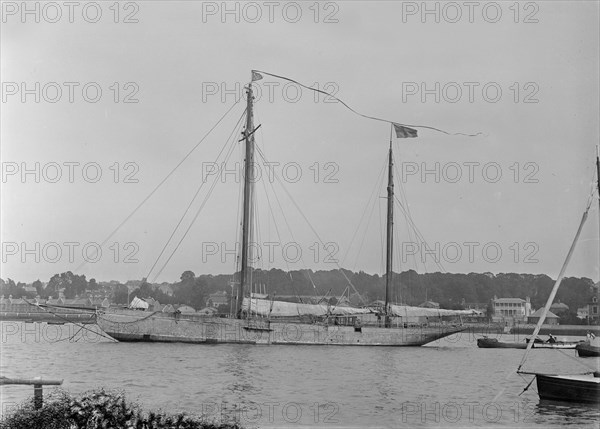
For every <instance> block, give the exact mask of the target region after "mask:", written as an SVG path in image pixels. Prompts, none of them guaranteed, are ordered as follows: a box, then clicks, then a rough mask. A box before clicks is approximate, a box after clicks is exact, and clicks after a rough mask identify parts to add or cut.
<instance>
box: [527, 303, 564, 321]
mask: <svg viewBox="0 0 600 429" xmlns="http://www.w3.org/2000/svg"><path fill="white" fill-rule="evenodd" d="M543 311H544V307H542V308H540V309H539V310H538V311H536V312H535V313H533V314H532V315H531V316H529V317H528V318H527V323H538V322H539V321H540V317H541V316H542V312H543ZM544 323H545V324H546V325H558V316H557V315H556V314H554V313H552V312H551V311H548V313H547V314H546V319H545V320H544Z"/></svg>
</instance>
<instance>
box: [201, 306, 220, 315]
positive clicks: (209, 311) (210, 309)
mask: <svg viewBox="0 0 600 429" xmlns="http://www.w3.org/2000/svg"><path fill="white" fill-rule="evenodd" d="M198 314H200V315H202V316H214V315H215V314H217V309H216V308H215V307H206V308H203V309H202V310H198Z"/></svg>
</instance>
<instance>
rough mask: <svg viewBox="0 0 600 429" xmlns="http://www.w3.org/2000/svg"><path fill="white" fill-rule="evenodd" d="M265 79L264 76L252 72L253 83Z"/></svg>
mask: <svg viewBox="0 0 600 429" xmlns="http://www.w3.org/2000/svg"><path fill="white" fill-rule="evenodd" d="M262 78H263V75H262V74H260V73H258V72H255V71H254V70H252V82H254V81H256V80H261V79H262Z"/></svg>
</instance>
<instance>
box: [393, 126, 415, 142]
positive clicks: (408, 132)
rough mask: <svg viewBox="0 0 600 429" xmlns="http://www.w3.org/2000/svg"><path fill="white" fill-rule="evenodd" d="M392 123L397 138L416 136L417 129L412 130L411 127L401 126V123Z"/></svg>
mask: <svg viewBox="0 0 600 429" xmlns="http://www.w3.org/2000/svg"><path fill="white" fill-rule="evenodd" d="M392 125H394V130H396V137H398V138H399V139H408V138H411V137H417V130H413V129H412V128H408V127H403V126H402V125H398V124H392Z"/></svg>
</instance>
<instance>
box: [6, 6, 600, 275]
mask: <svg viewBox="0 0 600 429" xmlns="http://www.w3.org/2000/svg"><path fill="white" fill-rule="evenodd" d="M28 8H29V9H28V10H23V4H22V3H21V2H3V4H2V24H1V30H0V36H1V54H0V55H1V64H2V65H1V74H2V76H1V80H2V103H1V104H0V108H1V112H0V120H1V123H2V126H1V129H0V138H1V152H0V155H1V158H2V183H1V186H2V189H1V191H2V192H1V203H2V210H1V215H2V216H1V227H2V230H1V241H2V270H1V271H2V272H1V274H0V275H1V277H2V278H4V279H6V278H12V279H14V280H16V281H24V282H31V281H33V280H36V279H38V278H39V279H41V280H42V281H48V279H49V278H50V277H51V276H52V275H53V274H55V273H60V272H64V271H68V270H70V271H73V272H75V273H76V274H85V275H86V276H87V277H88V278H96V279H98V280H111V279H114V280H121V281H123V280H128V279H141V278H143V277H148V278H149V279H150V280H153V281H157V282H162V281H169V282H173V281H177V280H178V279H179V276H180V275H181V273H182V272H183V271H185V270H192V271H193V272H194V273H196V274H197V275H199V274H219V273H232V272H233V271H234V270H235V268H236V258H235V256H233V252H232V250H233V249H235V243H236V241H239V239H238V236H239V222H240V217H239V204H240V198H239V191H240V180H239V179H240V175H239V171H240V170H239V168H237V167H239V166H240V163H241V162H242V160H243V150H244V148H243V142H239V141H238V140H240V138H241V137H240V134H239V132H240V131H241V130H240V129H238V128H236V124H237V121H238V120H239V119H240V117H241V116H242V114H243V112H244V109H245V107H246V106H245V103H246V101H245V99H244V98H243V97H241V96H242V95H243V88H244V86H246V85H247V84H248V82H249V81H250V77H251V70H252V69H255V70H261V71H264V72H267V73H271V74H274V75H279V76H285V77H287V78H290V79H293V80H296V81H298V82H301V83H303V84H305V85H306V86H309V87H313V88H318V89H320V90H324V91H326V92H331V93H334V94H335V95H336V97H338V98H340V99H341V100H343V101H344V102H345V103H347V104H348V105H349V106H351V107H352V108H353V109H355V110H356V111H358V112H360V113H363V114H365V115H368V116H374V117H378V118H383V119H385V120H389V121H394V122H398V123H402V124H410V125H424V126H428V127H433V128H437V129H441V130H444V131H446V132H448V133H449V134H445V133H443V132H438V131H435V130H432V129H429V128H418V127H416V128H415V129H417V131H418V137H417V138H410V139H398V138H395V137H394V138H393V139H392V140H393V142H392V145H393V150H394V160H395V161H394V162H395V175H396V185H395V190H396V194H397V196H398V199H399V200H400V201H402V202H403V203H404V207H405V210H406V209H407V210H410V213H411V218H412V220H413V221H414V224H415V225H416V226H417V227H418V230H419V231H420V233H421V234H422V236H423V237H425V239H426V242H427V245H424V244H423V243H422V242H421V240H419V239H417V238H416V237H415V236H414V234H413V232H412V230H411V229H410V228H408V227H407V221H406V219H405V218H404V216H403V215H402V209H401V208H400V207H398V206H396V208H395V211H396V218H395V222H394V227H395V235H394V237H395V242H396V243H395V246H394V248H395V252H396V253H395V262H394V270H395V271H403V270H406V269H409V268H412V269H416V270H417V271H419V272H435V271H439V270H440V269H443V270H445V271H447V272H457V273H470V272H480V273H483V272H492V273H502V272H517V273H533V274H547V275H549V276H551V277H556V275H557V274H558V272H559V270H560V267H561V265H562V263H563V261H564V258H565V256H566V254H567V251H568V249H569V246H570V245H571V242H572V240H573V237H574V235H575V232H576V230H577V227H578V225H579V222H580V219H581V216H582V214H583V212H584V210H585V208H586V205H587V204H588V202H589V199H590V195H591V192H592V190H593V187H594V185H595V180H596V178H595V154H596V149H595V146H596V145H597V144H598V143H599V118H600V112H599V110H600V109H599V97H598V95H599V88H598V85H599V82H600V79H599V77H600V76H599V52H600V49H599V46H598V45H599V40H600V37H599V28H598V26H599V24H598V23H599V22H600V20H599V4H598V2H594V1H574V2H561V1H552V2H550V1H538V2H519V3H515V2H473V3H472V4H470V6H469V5H465V4H464V2H450V3H448V2H426V3H423V2H383V1H382V2H380V1H370V2H362V1H335V2H319V3H315V2H272V3H270V2H246V3H240V2H228V3H223V2H191V1H180V2H163V1H138V2H123V3H119V4H118V7H116V6H115V4H114V3H113V2H102V1H100V2H95V3H94V2H77V4H75V5H74V6H69V3H68V2H67V4H65V3H64V2H52V3H44V2H31V3H30V4H29V6H28ZM253 87H254V89H255V95H256V99H255V104H254V111H255V116H254V122H255V126H257V125H259V124H260V128H259V129H258V130H256V132H255V136H256V144H257V147H258V148H260V153H263V154H264V156H265V158H266V159H267V161H268V162H269V163H270V164H267V165H265V164H264V162H263V160H261V159H260V155H259V160H260V163H262V168H263V170H261V171H262V172H263V173H264V174H263V180H262V181H258V182H257V183H256V186H255V197H256V198H255V206H256V216H255V220H256V226H255V231H256V233H257V234H256V237H255V241H256V242H257V246H256V249H259V250H255V256H257V255H258V252H260V257H258V256H257V261H256V263H255V265H256V266H257V267H261V268H267V269H268V268H280V269H283V270H298V269H304V268H310V269H313V270H317V269H326V270H329V269H334V268H338V267H340V266H341V267H344V268H348V269H352V270H356V271H358V270H363V271H365V272H368V273H379V274H381V273H382V272H384V270H385V267H384V263H383V261H384V243H383V237H384V236H383V235H382V231H383V226H384V224H385V219H384V216H385V204H386V200H385V198H383V197H385V195H386V190H385V183H383V182H381V180H380V179H381V178H382V177H383V176H382V174H386V173H385V168H386V166H385V163H386V156H387V151H388V148H389V144H390V125H389V124H388V123H385V122H382V121H374V120H370V119H366V118H364V117H361V116H358V115H356V114H354V113H353V112H351V111H350V110H348V109H346V108H345V107H344V106H343V105H342V104H340V103H336V102H332V101H333V100H331V99H326V97H325V96H323V95H322V94H319V93H315V92H311V91H309V90H307V89H305V88H299V87H298V86H295V85H291V84H289V82H287V81H285V80H281V79H277V78H273V77H271V76H268V75H266V74H265V75H264V76H263V79H261V80H258V81H256V82H254V84H253ZM236 101H237V103H236ZM228 111H229V113H228V114H227V115H226V112H228ZM224 115H225V116H224ZM221 118H223V119H222V120H221V121H220V119H221ZM219 121H220V122H219ZM218 122H219V124H218V126H217V127H216V128H214V130H213V131H212V132H210V134H209V135H208V137H206V138H204V139H203V137H204V136H205V135H206V134H207V133H208V132H209V131H210V130H211V129H212V128H213V126H215V124H217V123H218ZM232 133H234V134H232ZM235 133H237V134H235ZM454 133H463V134H475V135H476V136H465V135H461V134H454ZM232 135H233V137H231V138H230V136H232ZM198 143H199V144H198ZM196 145H197V147H196V148H195V149H194V150H193V151H192V149H193V148H194V147H195V146H196ZM222 148H225V150H224V152H223V153H221V154H220V155H219V153H220V151H221V150H222ZM190 151H191V153H190ZM229 152H230V156H229V157H228V158H227V162H226V163H225V164H224V165H225V167H226V168H227V171H229V173H227V172H226V173H224V174H223V172H222V171H220V172H217V174H214V173H215V171H216V170H215V169H216V168H220V167H222V166H223V165H222V162H223V161H224V160H225V155H224V154H227V153H229ZM188 153H189V156H187V157H186V155H187V154H188ZM182 161H183V162H182ZM180 163H181V165H180V167H179V168H177V169H176V170H175V171H174V172H173V173H172V174H170V172H172V171H173V169H174V168H175V167H176V166H177V165H178V164H180ZM260 163H259V164H260ZM269 166H270V167H269ZM236 170H237V172H238V173H236ZM269 172H271V174H272V176H269V174H267V173H269ZM165 178H167V179H166V180H165V181H164V183H163V184H162V185H161V186H160V187H159V188H158V189H157V190H156V191H154V190H155V188H156V187H157V185H158V184H159V183H161V182H162V181H163V179H165ZM215 179H216V181H215ZM203 182H204V184H203ZM280 182H282V183H283V186H280ZM213 183H214V184H215V186H214V188H213V190H212V191H211V192H209V191H210V189H211V186H212V185H213ZM201 184H203V186H202V188H201V189H200V191H199V193H198V198H196V199H195V200H193V201H192V198H193V196H194V194H195V192H196V191H197V189H198V187H199V186H200V185H201ZM153 191H154V192H153ZM208 194H210V198H208V200H207V202H206V204H205V205H203V201H204V198H205V197H206V196H207V195H208ZM143 201H146V202H145V203H144V204H143V205H142V206H141V207H140V208H139V209H137V210H135V209H136V208H137V207H138V205H140V203H142V202H143ZM190 201H192V202H191V203H190ZM188 205H189V207H190V209H189V211H188V212H187V214H186V216H184V217H183V220H182V221H181V224H180V228H179V229H178V230H177V231H176V232H175V233H174V238H175V241H174V242H175V243H177V242H179V240H180V239H181V238H182V237H183V239H182V241H181V244H180V245H178V246H177V248H176V250H174V249H175V245H174V244H173V243H171V244H169V245H167V246H166V251H165V252H164V253H162V255H161V250H162V249H163V248H164V247H165V243H167V240H168V239H169V237H170V235H171V234H172V232H173V230H174V228H175V226H176V225H177V224H178V222H180V219H181V217H182V215H183V213H184V212H185V210H186V208H187V207H188ZM200 208H201V210H200V211H199V214H198V216H197V218H196V219H195V221H194V222H192V220H193V218H194V216H195V215H196V213H197V211H198V210H199V209H200ZM298 208H299V209H300V210H298ZM599 223H600V221H599V216H598V200H597V198H596V197H594V200H593V202H592V205H591V209H590V213H589V217H588V220H587V223H586V225H585V226H584V229H583V232H582V235H581V238H580V241H579V243H578V245H577V248H576V251H575V253H574V255H573V259H572V261H571V264H570V265H569V268H568V270H567V275H568V276H577V277H580V276H585V277H589V278H592V279H594V280H595V281H597V280H598V277H599V273H598V267H599V265H600V263H599V259H600V257H599V251H598V248H599V243H598V236H599V234H598V225H599ZM117 227H118V228H117ZM188 227H189V231H188V232H187V233H186V234H184V231H185V230H186V229H187V228H188ZM113 232H114V233H113ZM426 246H427V247H426ZM97 249H101V253H98V251H97ZM422 250H428V251H427V252H419V251H422ZM171 254H172V256H171V257H170V255H171ZM159 255H160V257H159ZM167 260H168V263H166V262H167ZM157 261H158V262H157ZM436 261H437V262H438V263H437V264H436ZM163 266H164V268H163Z"/></svg>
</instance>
